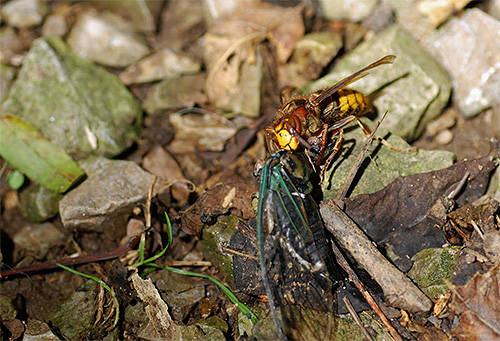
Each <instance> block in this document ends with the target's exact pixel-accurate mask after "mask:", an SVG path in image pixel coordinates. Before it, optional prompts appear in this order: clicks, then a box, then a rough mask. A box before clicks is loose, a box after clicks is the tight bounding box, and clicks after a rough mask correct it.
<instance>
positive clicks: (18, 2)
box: [1, 0, 49, 28]
mask: <svg viewBox="0 0 500 341" xmlns="http://www.w3.org/2000/svg"><path fill="white" fill-rule="evenodd" d="M48 10H49V6H48V2H47V1H43V0H13V1H10V2H7V3H5V4H4V5H2V9H1V15H2V21H3V20H5V22H6V23H7V25H9V26H12V27H19V28H23V27H33V26H37V25H39V24H41V23H42V20H43V17H44V16H45V15H46V14H47V12H48Z"/></svg>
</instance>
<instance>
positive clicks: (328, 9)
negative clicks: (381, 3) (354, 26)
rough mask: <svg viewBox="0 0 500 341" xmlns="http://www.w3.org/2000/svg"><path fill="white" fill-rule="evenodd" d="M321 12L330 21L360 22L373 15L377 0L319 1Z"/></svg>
mask: <svg viewBox="0 0 500 341" xmlns="http://www.w3.org/2000/svg"><path fill="white" fill-rule="evenodd" d="M319 3H320V6H321V10H322V11H321V12H322V14H323V15H324V16H325V18H327V19H330V20H343V19H345V20H348V21H360V20H363V19H365V18H367V17H368V16H370V14H372V13H373V11H374V10H375V7H376V6H377V0H359V1H351V0H320V1H319Z"/></svg>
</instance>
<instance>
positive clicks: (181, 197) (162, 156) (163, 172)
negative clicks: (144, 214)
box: [142, 146, 192, 207]
mask: <svg viewBox="0 0 500 341" xmlns="http://www.w3.org/2000/svg"><path fill="white" fill-rule="evenodd" d="M142 167H143V168H144V169H145V170H147V171H148V172H150V173H151V174H154V175H156V176H157V177H158V178H159V179H160V180H162V181H163V184H164V185H166V184H171V187H170V188H171V193H172V197H173V198H174V199H175V200H176V201H177V202H178V204H177V205H178V206H180V207H183V206H184V205H187V204H188V200H189V196H190V194H191V192H192V189H191V188H190V186H189V185H188V183H187V180H186V179H185V178H184V174H183V173H182V169H181V167H179V164H178V163H177V161H176V160H175V159H174V158H173V157H172V155H170V153H168V152H167V151H166V150H165V149H163V148H162V147H161V146H156V147H154V148H153V149H152V150H151V151H149V152H148V153H147V154H146V155H145V156H144V159H143V160H142ZM161 199H162V198H161V197H160V200H161ZM162 201H163V200H162ZM164 203H165V204H168V206H171V205H172V203H170V202H168V201H167V202H164Z"/></svg>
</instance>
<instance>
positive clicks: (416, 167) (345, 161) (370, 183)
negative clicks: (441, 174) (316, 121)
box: [322, 113, 455, 199]
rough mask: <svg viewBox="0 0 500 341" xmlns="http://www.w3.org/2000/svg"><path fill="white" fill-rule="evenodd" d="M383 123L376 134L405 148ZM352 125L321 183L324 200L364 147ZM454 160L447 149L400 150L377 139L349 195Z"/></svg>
mask: <svg viewBox="0 0 500 341" xmlns="http://www.w3.org/2000/svg"><path fill="white" fill-rule="evenodd" d="M389 115H390V113H389V114H388V116H389ZM387 118H388V117H387ZM387 118H386V119H387ZM363 122H364V123H365V124H367V125H368V126H369V127H373V122H370V121H369V120H368V119H363ZM385 122H386V121H383V122H382V125H381V126H380V128H379V129H378V130H377V133H376V135H378V136H381V137H384V138H385V139H386V140H387V141H388V142H389V143H390V144H392V145H393V146H396V147H400V148H408V147H409V145H408V144H406V143H405V142H404V141H403V140H402V139H401V138H399V137H398V136H395V135H388V131H387V128H386V125H385ZM353 128H354V129H349V130H348V131H347V132H346V133H345V134H344V139H343V140H344V142H343V143H342V146H341V149H340V151H339V153H338V154H337V155H336V156H335V158H334V161H333V162H332V164H331V165H330V167H329V168H328V171H327V172H326V181H325V183H324V184H323V185H322V189H323V196H324V199H328V198H331V197H334V196H335V195H336V194H337V191H338V190H339V189H340V187H341V186H342V185H343V183H344V181H345V179H346V177H347V174H348V173H349V171H350V170H351V167H352V165H353V164H354V160H355V159H356V158H357V156H358V154H359V153H360V152H361V150H362V149H363V147H364V144H365V141H366V135H365V134H364V133H363V132H362V131H361V129H360V128H359V127H358V126H357V125H355V123H353ZM370 151H376V153H375V154H370ZM454 160H455V156H454V154H453V153H451V152H447V151H440V150H435V151H429V150H423V149H419V150H418V152H408V153H403V152H399V151H395V150H392V149H389V148H387V147H385V146H380V145H379V142H377V141H375V140H374V141H373V143H372V145H371V146H370V148H369V149H368V152H367V155H366V156H365V160H364V161H363V163H362V167H363V171H362V172H359V173H360V174H358V180H356V182H355V184H353V186H354V187H353V188H352V187H351V191H350V195H349V196H350V197H351V198H352V197H355V196H356V195H358V194H362V193H374V192H376V191H378V190H381V189H383V188H384V187H385V186H387V185H388V184H389V183H391V182H392V181H393V180H395V179H396V178H397V177H398V176H402V175H410V174H417V173H423V172H429V171H432V170H437V169H443V168H446V167H449V166H451V165H452V164H453V162H454Z"/></svg>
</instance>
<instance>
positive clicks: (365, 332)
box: [342, 296, 373, 341]
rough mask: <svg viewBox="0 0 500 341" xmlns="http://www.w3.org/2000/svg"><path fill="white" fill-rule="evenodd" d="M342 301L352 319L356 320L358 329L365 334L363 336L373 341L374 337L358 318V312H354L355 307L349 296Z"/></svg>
mask: <svg viewBox="0 0 500 341" xmlns="http://www.w3.org/2000/svg"><path fill="white" fill-rule="evenodd" d="M342 301H344V304H345V306H346V308H347V310H349V313H350V314H351V316H352V318H353V319H354V322H356V324H357V325H358V327H359V328H360V329H361V332H362V333H363V335H364V336H365V337H366V338H367V339H368V340H372V341H373V338H372V336H371V335H370V333H368V330H366V328H365V325H364V324H363V321H361V319H360V318H359V316H358V313H356V310H354V307H353V306H352V303H351V301H349V298H347V296H344V298H343V299H342Z"/></svg>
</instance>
